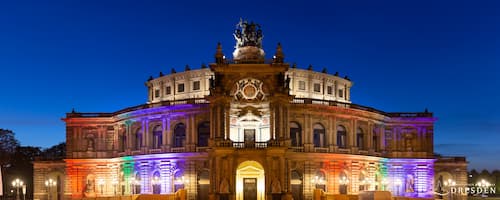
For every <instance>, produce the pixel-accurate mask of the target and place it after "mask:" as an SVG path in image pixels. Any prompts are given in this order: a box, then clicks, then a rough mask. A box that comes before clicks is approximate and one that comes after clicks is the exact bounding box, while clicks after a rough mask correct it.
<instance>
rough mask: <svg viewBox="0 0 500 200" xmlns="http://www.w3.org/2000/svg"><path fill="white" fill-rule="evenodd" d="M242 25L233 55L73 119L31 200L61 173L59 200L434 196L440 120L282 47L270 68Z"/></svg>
mask: <svg viewBox="0 0 500 200" xmlns="http://www.w3.org/2000/svg"><path fill="white" fill-rule="evenodd" d="M239 27H240V29H237V30H236V31H235V33H234V37H235V38H236V40H237V44H236V48H235V51H234V53H233V58H232V59H227V58H226V57H225V56H224V54H223V53H222V47H221V45H220V44H219V45H218V46H217V49H216V53H215V62H214V63H212V64H210V65H209V66H202V68H201V69H196V70H194V69H190V68H189V67H188V66H186V70H185V71H184V72H175V71H172V73H170V74H169V75H164V74H160V76H159V77H157V78H150V79H149V80H148V81H147V82H146V86H147V89H148V101H147V103H146V104H143V105H139V106H135V107H130V108H126V109H123V110H119V111H117V112H113V113H80V112H71V113H67V115H66V117H65V118H64V121H65V122H66V144H67V158H66V159H65V160H64V162H61V163H62V166H61V163H54V162H51V163H44V162H37V163H35V196H37V197H38V198H39V199H46V197H45V196H46V194H47V193H44V191H45V188H44V186H43V183H42V182H43V180H44V179H46V178H47V177H53V176H56V177H59V179H61V181H60V185H61V186H60V188H61V189H60V190H61V191H64V192H61V193H58V195H52V196H57V197H59V198H73V199H79V198H83V197H109V196H122V195H131V194H171V193H174V192H175V191H177V190H178V189H181V188H182V189H185V190H186V192H187V197H188V199H209V198H211V199H237V200H243V199H245V200H248V199H252V200H264V199H281V197H282V196H289V197H293V198H294V199H311V198H312V197H313V190H314V189H322V190H323V191H325V192H326V193H330V194H358V193H359V192H360V191H365V190H388V191H391V192H392V194H393V195H396V196H408V197H425V198H429V197H433V196H434V174H435V170H434V168H435V161H436V158H435V157H434V154H433V135H434V132H433V130H434V122H435V121H436V118H434V117H433V114H432V113H430V112H427V111H425V112H418V113H388V112H383V111H380V110H376V109H373V108H370V107H365V106H361V105H356V104H353V103H352V102H351V95H350V89H351V87H352V85H353V84H352V82H351V81H350V80H349V79H348V78H347V77H344V78H342V77H340V76H339V75H338V74H337V73H336V74H328V73H327V72H326V71H323V72H316V71H313V70H312V68H309V69H298V68H296V66H295V65H292V66H290V65H289V64H288V63H286V62H284V54H283V51H282V48H281V45H279V44H278V46H277V48H276V52H275V54H274V56H273V58H272V59H271V60H266V59H265V57H264V51H263V50H262V46H261V45H262V44H261V42H262V41H261V39H262V32H261V31H260V28H259V27H258V26H257V25H256V24H253V23H246V22H241V23H240V24H239ZM50 165H54V167H52V168H50ZM452 165H453V164H452ZM453 166H455V165H453ZM459 168H460V170H463V172H464V173H465V175H466V165H465V168H463V166H460V167H459ZM450 169H451V168H450ZM453 169H455V168H453ZM460 173H461V171H460Z"/></svg>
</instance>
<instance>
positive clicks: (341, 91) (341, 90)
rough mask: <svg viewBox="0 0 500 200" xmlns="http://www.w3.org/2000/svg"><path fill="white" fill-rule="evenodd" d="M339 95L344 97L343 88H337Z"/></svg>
mask: <svg viewBox="0 0 500 200" xmlns="http://www.w3.org/2000/svg"><path fill="white" fill-rule="evenodd" d="M339 97H341V98H342V97H344V90H343V89H340V90H339Z"/></svg>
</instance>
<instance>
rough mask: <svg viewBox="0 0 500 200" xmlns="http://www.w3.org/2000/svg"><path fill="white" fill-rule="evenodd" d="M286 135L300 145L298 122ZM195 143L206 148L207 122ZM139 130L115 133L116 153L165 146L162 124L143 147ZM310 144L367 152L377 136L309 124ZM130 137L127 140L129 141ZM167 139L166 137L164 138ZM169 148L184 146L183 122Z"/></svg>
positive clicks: (293, 143) (200, 126)
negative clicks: (329, 131)
mask: <svg viewBox="0 0 500 200" xmlns="http://www.w3.org/2000/svg"><path fill="white" fill-rule="evenodd" d="M289 127H290V130H289V131H290V132H289V134H290V135H289V136H290V139H291V146H292V147H301V146H302V145H303V142H304V135H303V129H302V126H301V125H300V124H299V123H298V122H294V121H292V122H290V126H289ZM196 131H197V143H196V145H197V146H198V147H207V146H208V140H209V138H210V123H209V122H208V121H205V122H201V123H199V124H198V126H197V129H196ZM143 134H144V133H143V128H142V127H138V128H135V129H134V130H133V132H132V133H131V134H129V135H127V134H126V133H125V132H122V133H120V134H119V138H118V150H119V151H125V149H131V150H140V149H141V147H145V146H148V147H149V148H152V149H159V148H161V147H162V146H163V145H166V144H165V140H164V138H163V137H165V134H163V128H162V125H156V126H154V127H153V128H152V129H151V131H150V134H148V135H147V136H146V137H149V139H150V141H151V142H150V144H149V145H147V144H146V143H145V141H144V138H145V137H144V135H143ZM312 134H313V137H312V139H313V141H312V142H313V144H314V147H319V148H326V147H328V145H329V144H328V142H327V141H328V140H327V139H328V138H329V137H335V138H332V139H335V141H336V143H335V144H336V145H337V146H338V147H339V148H349V144H348V141H349V140H354V141H353V143H354V146H356V147H358V149H360V150H367V149H368V145H367V144H368V140H369V139H371V140H372V141H371V144H372V148H374V149H375V150H379V142H380V141H379V136H378V134H377V133H376V132H375V130H374V132H373V134H372V137H371V138H368V134H367V133H366V132H365V131H364V130H363V129H362V128H360V127H358V128H357V129H356V133H355V134H354V137H355V138H349V137H352V136H350V134H348V131H347V129H346V127H344V126H343V125H337V127H336V135H335V136H334V135H333V134H327V132H326V128H325V127H324V126H323V125H322V124H320V123H316V124H314V125H313V130H312ZM129 137H130V138H129ZM167 137H169V136H167ZM170 137H172V138H171V144H170V145H171V146H172V147H174V148H176V147H184V146H185V145H186V125H185V124H184V123H182V122H181V123H177V124H176V125H174V128H173V131H172V134H171V136H170ZM93 139H94V138H93V137H88V140H90V141H89V142H88V143H89V146H90V148H92V149H93V143H94V142H93ZM129 140H131V141H129Z"/></svg>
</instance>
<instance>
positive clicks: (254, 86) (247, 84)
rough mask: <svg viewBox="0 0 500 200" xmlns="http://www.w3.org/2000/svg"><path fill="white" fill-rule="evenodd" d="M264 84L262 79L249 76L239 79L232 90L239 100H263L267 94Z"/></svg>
mask: <svg viewBox="0 0 500 200" xmlns="http://www.w3.org/2000/svg"><path fill="white" fill-rule="evenodd" d="M262 86H263V83H262V81H260V80H257V79H252V78H248V79H243V80H240V81H238V82H237V83H236V84H235V86H234V87H233V89H232V90H231V92H232V94H233V96H234V98H235V100H237V101H242V100H243V101H262V100H264V99H265V96H266V95H265V94H264V90H263V87H262Z"/></svg>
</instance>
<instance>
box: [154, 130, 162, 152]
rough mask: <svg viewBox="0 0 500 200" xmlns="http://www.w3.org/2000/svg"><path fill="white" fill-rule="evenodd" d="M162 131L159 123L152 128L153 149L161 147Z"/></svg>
mask: <svg viewBox="0 0 500 200" xmlns="http://www.w3.org/2000/svg"><path fill="white" fill-rule="evenodd" d="M162 133H163V131H162V128H161V125H157V126H155V127H154V128H153V149H159V148H161V145H162V144H163V141H162V140H163V134H162Z"/></svg>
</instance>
